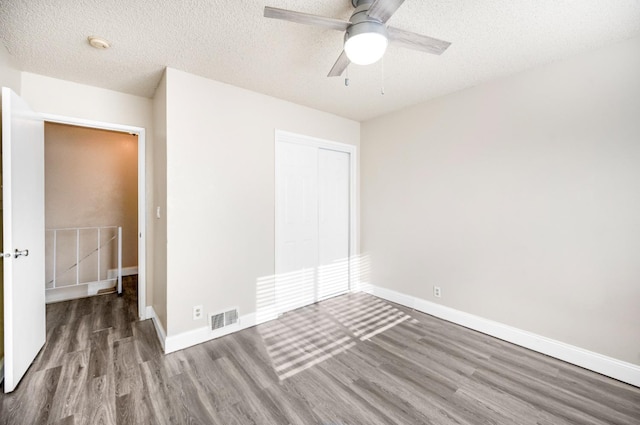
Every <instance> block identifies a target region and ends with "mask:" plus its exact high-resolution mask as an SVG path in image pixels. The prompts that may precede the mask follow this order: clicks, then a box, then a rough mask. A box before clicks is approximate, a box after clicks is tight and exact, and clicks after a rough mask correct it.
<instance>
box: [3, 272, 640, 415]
mask: <svg viewBox="0 0 640 425" xmlns="http://www.w3.org/2000/svg"><path fill="white" fill-rule="evenodd" d="M124 286H125V295H124V296H123V297H120V298H119V297H117V296H116V295H115V294H113V295H103V296H100V297H94V298H86V299H81V300H74V301H68V302H62V303H57V304H51V305H49V306H48V307H47V343H46V345H45V347H44V348H43V350H42V351H41V352H40V354H39V355H38V357H37V359H36V360H35V362H34V363H33V365H32V366H31V368H30V369H29V371H28V373H27V375H26V376H25V378H24V379H23V381H22V382H21V383H20V385H19V387H18V388H17V390H16V391H15V392H13V393H11V394H6V395H5V394H2V395H0V423H1V424H20V425H27V424H54V425H71V424H75V425H78V424H118V425H125V424H153V425H156V424H222V425H232V424H259V425H263V424H264V425H266V424H278V425H281V424H323V425H329V424H331V425H338V424H340V425H352V424H367V425H370V424H470V425H475V424H519V425H527V424H532V425H533V424H537V425H552V424H553V425H566V424H594V425H595V424H598V425H603V424H629V425H631V424H634V425H638V424H640V389H639V388H636V387H633V386H630V385H626V384H623V383H621V382H618V381H615V380H612V379H609V378H605V377H603V376H601V375H598V374H595V373H592V372H589V371H586V370H584V369H581V368H579V367H576V366H572V365H570V364H567V363H563V362H561V361H558V360H555V359H552V358H549V357H546V356H544V355H541V354H538V353H535V352H532V351H529V350H526V349H523V348H520V347H517V346H514V345H511V344H508V343H506V342H503V341H500V340H497V339H494V338H491V337H488V336H485V335H482V334H480V333H477V332H474V331H471V330H468V329H465V328H462V327H459V326H457V325H453V324H450V323H447V322H444V321H441V320H439V319H435V318H433V317H431V316H428V315H425V314H421V313H418V312H415V311H411V310H408V309H405V308H404V307H401V306H397V305H393V304H391V303H388V302H386V301H382V300H380V299H377V298H374V297H372V296H369V295H366V294H349V295H344V296H341V297H337V298H333V299H330V300H327V301H324V302H322V303H319V304H316V305H313V306H310V307H305V308H303V309H299V310H296V311H293V312H290V313H287V314H285V315H284V316H282V317H281V318H280V319H278V320H275V321H272V322H269V323H266V324H264V325H260V326H258V327H255V328H251V329H247V330H244V331H241V332H238V333H235V334H232V335H229V336H226V337H223V338H219V339H217V340H213V341H210V342H207V343H205V344H201V345H198V346H195V347H191V348H189V349H187V350H183V351H179V352H176V353H172V354H169V355H163V354H162V352H161V348H160V344H159V343H158V341H157V339H156V335H155V330H154V329H153V324H152V323H151V321H148V320H147V321H144V322H137V321H135V318H136V304H137V300H136V298H135V281H129V282H125V285H124Z"/></svg>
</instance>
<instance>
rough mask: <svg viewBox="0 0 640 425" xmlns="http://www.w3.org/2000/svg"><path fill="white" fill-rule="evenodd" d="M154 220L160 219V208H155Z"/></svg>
mask: <svg viewBox="0 0 640 425" xmlns="http://www.w3.org/2000/svg"><path fill="white" fill-rule="evenodd" d="M156 218H160V207H156Z"/></svg>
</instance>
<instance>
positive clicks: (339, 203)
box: [318, 149, 350, 299]
mask: <svg viewBox="0 0 640 425" xmlns="http://www.w3.org/2000/svg"><path fill="white" fill-rule="evenodd" d="M349 164H350V155H349V153H347V152H339V151H334V150H328V149H318V192H319V193H318V195H319V197H318V299H322V298H326V297H328V296H331V295H335V294H339V293H344V292H346V291H348V290H349V230H350V229H349V215H350V211H349V199H350V193H349V187H350V181H349V179H350V169H349Z"/></svg>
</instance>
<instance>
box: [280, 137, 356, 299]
mask: <svg viewBox="0 0 640 425" xmlns="http://www.w3.org/2000/svg"><path fill="white" fill-rule="evenodd" d="M280 143H293V144H299V145H303V146H308V147H313V148H321V149H328V150H333V151H337V152H344V153H348V154H349V289H348V292H349V291H353V290H354V289H355V288H354V287H355V286H357V285H354V284H356V282H354V278H357V273H356V272H354V269H355V268H356V267H357V260H356V258H357V256H358V255H359V250H360V246H359V243H358V242H359V229H360V223H359V220H358V217H359V214H358V213H359V211H358V148H357V146H355V145H350V144H347V143H340V142H334V141H331V140H325V139H320V138H317V137H311V136H306V135H303V134H297V133H292V132H288V131H283V130H278V129H276V130H275V146H277V145H278V144H280ZM275 146H274V164H275V163H276V161H275V156H276V152H277V149H276V148H275ZM278 172H279V170H278V168H277V167H275V182H277V181H278ZM274 187H275V186H274ZM276 195H277V193H276ZM281 208H282V206H281V205H278V197H277V196H275V214H277V213H278V211H279V210H280V209H281ZM274 218H275V220H274V221H275V223H274V225H275V258H274V272H276V273H277V270H276V264H278V261H279V256H280V255H281V253H279V252H278V248H277V247H278V246H279V229H278V219H277V215H275V216H274ZM318 301H319V300H318Z"/></svg>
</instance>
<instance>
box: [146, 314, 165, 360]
mask: <svg viewBox="0 0 640 425" xmlns="http://www.w3.org/2000/svg"><path fill="white" fill-rule="evenodd" d="M145 315H146V317H147V319H151V321H152V322H153V327H154V328H155V329H156V335H157V336H158V340H159V341H160V345H162V350H163V351H164V352H165V354H166V349H165V341H166V340H167V333H166V332H165V331H164V328H163V327H162V323H160V320H159V319H158V315H157V314H156V311H155V310H154V309H153V306H151V305H148V306H147V308H146V311H145Z"/></svg>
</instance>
